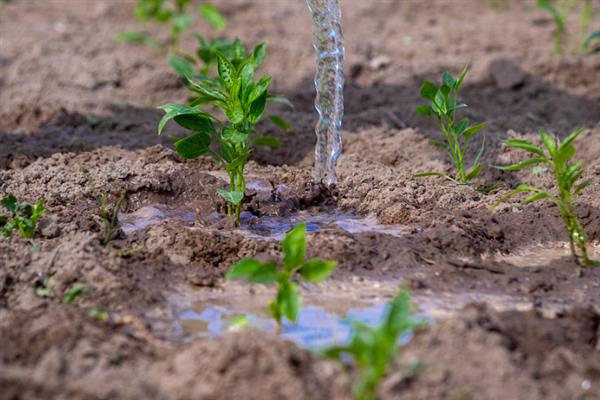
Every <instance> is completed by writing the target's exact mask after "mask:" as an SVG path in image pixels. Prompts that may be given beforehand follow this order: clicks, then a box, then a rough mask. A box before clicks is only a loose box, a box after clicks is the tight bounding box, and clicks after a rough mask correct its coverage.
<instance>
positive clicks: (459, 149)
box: [415, 67, 485, 184]
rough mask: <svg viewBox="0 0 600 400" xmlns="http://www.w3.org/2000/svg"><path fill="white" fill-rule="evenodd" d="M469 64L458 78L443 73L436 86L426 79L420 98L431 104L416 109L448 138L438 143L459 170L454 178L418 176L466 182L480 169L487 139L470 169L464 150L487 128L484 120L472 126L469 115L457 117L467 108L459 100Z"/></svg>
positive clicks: (475, 175) (427, 174) (438, 173)
mask: <svg viewBox="0 0 600 400" xmlns="http://www.w3.org/2000/svg"><path fill="white" fill-rule="evenodd" d="M467 72H468V67H465V68H464V69H463V70H462V73H461V74H460V76H459V77H458V79H455V78H454V77H453V76H452V75H451V74H450V73H449V72H448V71H446V72H444V74H443V75H442V84H441V85H440V86H437V85H436V84H435V83H432V82H429V81H425V82H424V83H423V86H421V97H423V98H424V99H426V100H429V101H430V102H431V103H430V104H425V105H422V106H419V107H417V112H418V113H419V114H421V115H423V116H426V117H430V118H431V120H432V121H433V123H434V124H435V125H436V126H437V127H438V128H439V129H440V130H441V131H442V133H443V134H444V137H445V138H446V143H443V142H437V144H438V145H439V146H441V147H443V148H444V149H446V150H447V151H448V153H449V154H450V158H451V159H452V164H453V165H454V168H455V170H456V176H454V177H451V176H448V175H446V174H443V173H440V172H423V173H419V174H416V175H415V176H417V177H421V176H441V177H444V178H446V179H448V180H450V181H453V182H456V183H460V184H466V183H468V182H469V181H471V180H472V179H473V178H475V177H477V176H478V175H479V173H480V172H481V164H480V162H479V161H480V159H481V156H482V155H483V151H484V145H485V141H484V142H483V143H482V145H481V148H480V150H479V152H478V153H477V155H476V156H475V160H474V161H473V166H472V167H471V169H470V170H467V169H466V168H465V153H466V152H467V149H468V145H469V142H470V140H471V139H472V138H473V137H474V136H475V135H476V134H477V133H479V131H481V130H482V129H483V128H484V127H485V123H481V124H476V125H471V123H470V121H469V119H468V118H463V119H461V120H460V121H458V120H457V118H456V112H457V110H460V109H461V108H465V107H467V105H466V104H464V103H459V102H458V91H459V89H460V87H461V85H462V83H463V80H464V79H465V76H466V75H467Z"/></svg>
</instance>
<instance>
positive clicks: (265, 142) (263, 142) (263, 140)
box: [254, 136, 281, 148]
mask: <svg viewBox="0 0 600 400" xmlns="http://www.w3.org/2000/svg"><path fill="white" fill-rule="evenodd" d="M254 146H265V147H271V148H277V147H281V141H280V140H279V139H276V138H274V137H273V136H258V137H257V138H255V139H254Z"/></svg>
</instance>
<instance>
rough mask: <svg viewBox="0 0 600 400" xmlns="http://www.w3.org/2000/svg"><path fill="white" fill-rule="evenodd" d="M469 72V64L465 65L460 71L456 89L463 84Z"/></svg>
mask: <svg viewBox="0 0 600 400" xmlns="http://www.w3.org/2000/svg"><path fill="white" fill-rule="evenodd" d="M468 72H469V66H468V65H465V66H464V67H463V69H462V71H461V73H460V76H459V77H458V79H457V80H456V83H455V85H454V90H458V89H460V87H461V86H462V83H463V81H464V80H465V77H466V76H467V73H468Z"/></svg>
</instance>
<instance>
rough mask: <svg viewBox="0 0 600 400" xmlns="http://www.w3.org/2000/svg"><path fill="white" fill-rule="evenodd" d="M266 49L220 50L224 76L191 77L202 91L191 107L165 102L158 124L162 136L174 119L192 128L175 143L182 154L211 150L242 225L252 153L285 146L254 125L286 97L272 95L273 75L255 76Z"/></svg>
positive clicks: (220, 68) (225, 193) (230, 204)
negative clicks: (204, 107)
mask: <svg viewBox="0 0 600 400" xmlns="http://www.w3.org/2000/svg"><path fill="white" fill-rule="evenodd" d="M266 52H267V46H266V45H265V44H264V43H261V44H259V45H258V46H256V48H255V49H254V51H253V52H252V53H251V54H250V55H249V56H246V54H245V50H244V52H240V53H239V54H236V55H235V57H234V58H227V57H226V56H225V55H223V54H221V53H219V52H217V53H216V55H217V60H218V73H219V76H218V78H217V79H202V80H198V81H195V80H190V81H189V86H190V88H191V89H192V90H193V91H194V92H195V93H196V94H197V96H196V98H194V100H193V101H192V105H191V106H188V105H183V104H174V103H169V104H164V105H162V106H160V107H159V108H161V109H163V110H164V111H165V115H164V116H163V118H162V119H161V121H160V122H159V125H158V134H159V135H160V134H161V133H162V131H163V129H164V127H165V124H166V123H167V122H168V121H170V120H174V121H175V122H176V123H177V124H179V125H180V126H182V127H183V128H185V129H188V130H190V131H192V134H190V135H189V136H186V137H184V138H183V139H180V140H177V141H176V142H175V149H176V151H177V154H179V156H181V157H182V158H184V159H188V160H189V159H195V158H198V157H200V156H202V155H210V156H212V158H213V159H214V160H215V162H217V163H218V164H220V165H222V166H223V168H224V169H225V171H226V172H227V174H228V175H229V190H224V189H219V190H218V194H219V195H220V196H221V197H223V198H224V199H225V200H226V201H227V214H228V216H230V217H231V216H232V215H233V214H235V225H236V226H239V224H240V213H241V204H242V200H243V199H244V193H245V191H246V178H245V175H244V169H245V166H246V163H247V162H248V159H249V158H250V154H251V153H252V151H253V149H254V147H255V146H267V147H277V146H279V145H280V142H279V140H277V139H275V138H274V137H271V136H257V135H256V134H257V132H256V129H255V127H254V126H255V124H257V123H258V122H259V121H261V120H262V119H263V118H264V112H265V107H266V105H267V103H268V102H269V101H278V100H279V101H280V99H281V98H278V97H275V96H272V95H271V94H269V91H268V89H269V87H270V86H271V77H270V76H268V75H263V76H262V77H261V78H260V79H259V80H258V81H255V77H254V75H255V71H256V70H257V69H258V68H259V67H260V66H261V65H262V64H263V62H264V60H265V57H266ZM284 100H285V99H284ZM206 104H209V105H211V106H212V107H213V109H214V110H217V109H220V110H222V112H223V113H224V115H225V119H226V121H225V122H221V121H220V120H219V119H218V118H217V116H216V115H213V114H216V113H215V112H213V114H209V113H207V112H204V111H202V110H200V109H199V107H200V106H202V105H206ZM268 118H269V119H270V120H271V121H272V122H274V123H275V124H278V122H279V124H278V125H281V121H279V120H277V118H280V117H273V116H270V117H268ZM274 118H275V119H274ZM283 123H284V124H285V125H284V126H283V128H289V126H287V123H285V121H283ZM215 125H217V127H216V128H215ZM288 130H289V129H288ZM212 144H215V145H216V149H214V148H212V147H211V145H212Z"/></svg>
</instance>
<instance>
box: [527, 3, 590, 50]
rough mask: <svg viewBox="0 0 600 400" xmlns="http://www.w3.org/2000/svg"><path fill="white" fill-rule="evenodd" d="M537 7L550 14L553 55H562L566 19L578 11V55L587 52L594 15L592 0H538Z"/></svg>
mask: <svg viewBox="0 0 600 400" xmlns="http://www.w3.org/2000/svg"><path fill="white" fill-rule="evenodd" d="M537 4H538V7H540V8H541V9H543V10H545V11H546V12H548V13H550V15H551V16H552V20H553V21H554V25H555V30H554V53H555V54H562V53H563V44H564V41H565V39H566V38H567V36H568V30H567V19H568V18H569V16H570V15H571V13H572V12H574V11H576V10H577V9H578V6H579V5H580V15H579V46H578V51H579V53H585V52H587V45H586V43H587V42H586V40H587V38H588V35H589V27H590V24H591V22H592V19H593V17H594V15H595V11H594V8H593V7H592V0H538V2H537Z"/></svg>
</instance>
